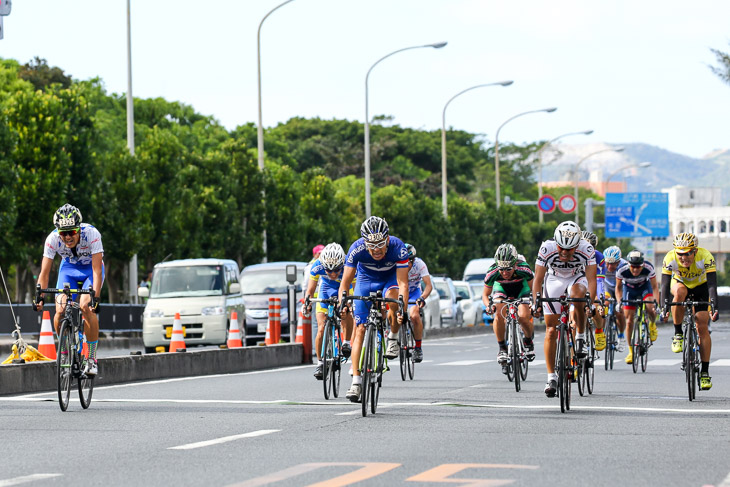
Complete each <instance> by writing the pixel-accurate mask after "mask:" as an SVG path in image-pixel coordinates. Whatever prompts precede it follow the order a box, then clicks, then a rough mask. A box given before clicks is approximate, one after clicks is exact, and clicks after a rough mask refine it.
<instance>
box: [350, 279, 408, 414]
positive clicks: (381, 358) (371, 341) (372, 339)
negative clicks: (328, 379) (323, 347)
mask: <svg viewBox="0 0 730 487" xmlns="http://www.w3.org/2000/svg"><path fill="white" fill-rule="evenodd" d="M355 299H358V300H360V301H365V302H368V303H371V304H372V306H371V308H370V312H369V313H368V317H367V320H366V321H365V323H364V324H363V326H364V327H365V338H364V339H363V342H362V349H361V351H360V360H359V362H358V369H359V370H360V375H361V376H362V387H361V391H360V402H361V403H362V415H363V416H367V415H368V405H369V406H370V412H371V413H372V414H375V411H376V410H377V408H378V399H379V398H380V387H381V386H382V385H383V372H385V370H386V369H387V365H386V360H385V345H384V344H385V337H386V334H385V330H386V324H387V317H386V315H385V314H386V313H387V311H386V310H385V309H384V305H385V304H387V303H392V304H397V305H398V306H400V312H401V313H404V306H403V300H402V299H390V298H384V297H383V293H382V291H378V292H371V293H370V296H347V295H346V294H343V295H342V299H341V300H340V301H341V303H342V306H344V305H345V304H346V303H347V301H352V300H355Z"/></svg>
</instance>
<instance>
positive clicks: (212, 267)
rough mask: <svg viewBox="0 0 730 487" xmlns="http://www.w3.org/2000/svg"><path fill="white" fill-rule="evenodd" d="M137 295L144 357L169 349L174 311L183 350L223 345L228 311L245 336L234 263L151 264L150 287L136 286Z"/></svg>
mask: <svg viewBox="0 0 730 487" xmlns="http://www.w3.org/2000/svg"><path fill="white" fill-rule="evenodd" d="M138 294H139V296H140V297H142V298H148V300H147V304H146V306H145V309H144V314H143V316H142V340H143V341H144V347H145V351H146V352H148V353H150V352H154V351H155V348H156V347H159V346H164V347H168V346H169V344H170V337H171V336H172V322H173V320H174V319H175V314H176V313H180V321H181V322H182V326H183V332H184V333H183V334H184V336H185V345H186V346H189V345H220V344H224V343H226V339H227V336H228V335H227V333H228V328H229V326H230V325H229V323H230V319H231V313H232V312H233V311H236V312H237V314H238V324H237V326H238V328H239V329H240V330H241V331H242V336H245V329H246V327H245V316H246V310H245V307H244V304H243V296H242V295H241V284H240V283H239V272H238V264H237V263H236V261H234V260H228V259H184V260H173V261H170V262H162V263H160V264H157V265H155V268H154V271H153V274H152V283H151V284H150V287H149V288H146V287H140V288H139V289H138ZM244 343H245V342H244Z"/></svg>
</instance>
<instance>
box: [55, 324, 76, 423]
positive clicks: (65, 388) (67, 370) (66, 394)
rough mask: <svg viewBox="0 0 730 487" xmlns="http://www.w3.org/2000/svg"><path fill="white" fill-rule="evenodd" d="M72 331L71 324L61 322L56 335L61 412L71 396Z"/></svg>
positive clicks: (74, 351) (73, 351)
mask: <svg viewBox="0 0 730 487" xmlns="http://www.w3.org/2000/svg"><path fill="white" fill-rule="evenodd" d="M73 348H74V346H73V330H72V329H71V323H69V322H68V321H66V320H64V321H62V322H61V331H60V332H59V334H58V353H57V355H56V375H57V379H58V405H59V406H61V411H65V410H66V409H68V401H69V398H70V396H71V380H72V376H73V365H74V357H75V356H76V350H74V349H73Z"/></svg>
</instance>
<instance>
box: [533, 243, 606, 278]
mask: <svg viewBox="0 0 730 487" xmlns="http://www.w3.org/2000/svg"><path fill="white" fill-rule="evenodd" d="M589 265H596V254H595V251H594V249H593V246H592V245H591V244H590V243H588V242H587V241H586V240H581V241H580V243H578V248H577V249H575V252H573V258H572V259H571V260H570V261H568V262H561V261H560V254H559V252H558V244H557V243H556V242H555V239H552V238H551V239H550V240H546V241H544V242H543V243H542V245H541V246H540V251H539V252H538V253H537V261H535V266H540V267H547V274H548V276H550V275H553V276H557V277H570V276H576V275H585V268H586V267H587V266H589Z"/></svg>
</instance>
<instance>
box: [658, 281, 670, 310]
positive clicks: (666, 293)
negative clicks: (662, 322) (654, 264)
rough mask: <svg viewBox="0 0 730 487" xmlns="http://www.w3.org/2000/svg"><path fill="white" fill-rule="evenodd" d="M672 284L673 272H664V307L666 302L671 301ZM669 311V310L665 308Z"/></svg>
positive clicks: (662, 303)
mask: <svg viewBox="0 0 730 487" xmlns="http://www.w3.org/2000/svg"><path fill="white" fill-rule="evenodd" d="M671 284H672V275H671V274H664V273H662V292H661V298H662V299H661V301H660V304H661V305H662V307H664V303H671V302H672V298H671V293H670V286H671ZM665 311H669V310H665Z"/></svg>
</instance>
